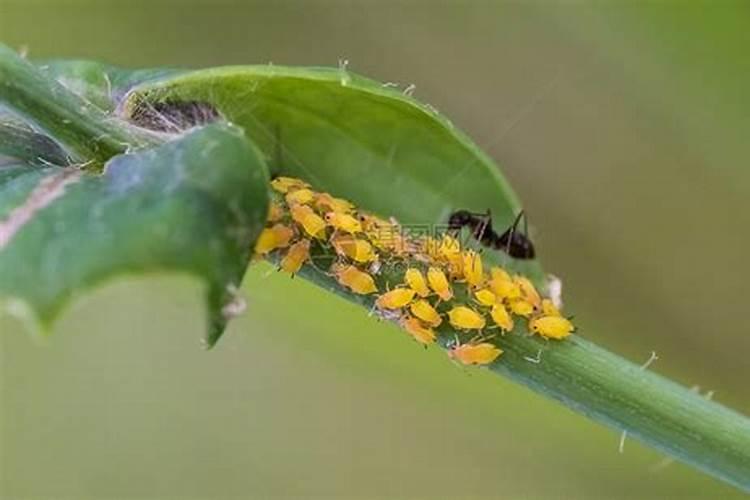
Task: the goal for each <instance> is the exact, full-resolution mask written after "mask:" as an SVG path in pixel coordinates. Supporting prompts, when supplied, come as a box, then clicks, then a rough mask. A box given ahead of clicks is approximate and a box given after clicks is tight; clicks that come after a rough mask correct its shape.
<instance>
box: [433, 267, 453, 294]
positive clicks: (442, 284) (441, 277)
mask: <svg viewBox="0 0 750 500" xmlns="http://www.w3.org/2000/svg"><path fill="white" fill-rule="evenodd" d="M427 282H428V283H429V284H430V288H432V290H433V291H434V292H435V293H436V294H438V297H440V299H441V300H451V299H452V298H453V289H452V288H451V285H450V283H448V278H447V277H446V276H445V273H444V272H443V271H442V270H441V269H440V268H437V267H431V268H429V269H428V270H427Z"/></svg>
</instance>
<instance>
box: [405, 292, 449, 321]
mask: <svg viewBox="0 0 750 500" xmlns="http://www.w3.org/2000/svg"><path fill="white" fill-rule="evenodd" d="M409 309H411V313H412V314H413V315H414V316H416V317H417V318H419V319H421V320H422V321H424V322H425V323H427V324H428V325H430V326H433V327H436V326H440V323H442V322H443V318H441V317H440V313H438V312H437V311H436V310H435V308H434V307H432V305H430V303H429V302H427V301H426V300H424V299H421V300H417V301H415V302H412V304H411V306H410V307H409Z"/></svg>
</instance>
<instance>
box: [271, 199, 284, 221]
mask: <svg viewBox="0 0 750 500" xmlns="http://www.w3.org/2000/svg"><path fill="white" fill-rule="evenodd" d="M282 217H284V209H283V208H281V206H280V205H279V204H278V203H275V202H273V201H272V202H271V204H270V205H269V206H268V222H276V221H278V220H280V219H281V218H282Z"/></svg>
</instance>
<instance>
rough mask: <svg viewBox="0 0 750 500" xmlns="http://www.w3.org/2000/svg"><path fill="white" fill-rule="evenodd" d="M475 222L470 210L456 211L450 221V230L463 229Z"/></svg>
mask: <svg viewBox="0 0 750 500" xmlns="http://www.w3.org/2000/svg"><path fill="white" fill-rule="evenodd" d="M473 220H474V217H473V215H472V213H471V212H469V211H468V210H456V211H455V212H453V213H452V214H451V216H450V218H449V219H448V226H449V227H450V228H456V229H461V228H462V227H463V226H465V225H466V224H468V223H470V222H472V221H473Z"/></svg>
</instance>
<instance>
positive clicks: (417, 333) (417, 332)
mask: <svg viewBox="0 0 750 500" xmlns="http://www.w3.org/2000/svg"><path fill="white" fill-rule="evenodd" d="M401 327H402V328H403V329H404V330H406V331H407V332H408V333H409V335H411V336H412V337H414V340H416V341H417V342H419V343H420V344H424V345H429V344H432V343H434V342H435V332H434V331H433V330H432V328H427V327H426V326H424V325H423V324H422V323H421V322H420V321H419V320H418V319H417V318H413V317H411V316H407V317H405V318H404V319H402V320H401Z"/></svg>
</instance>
